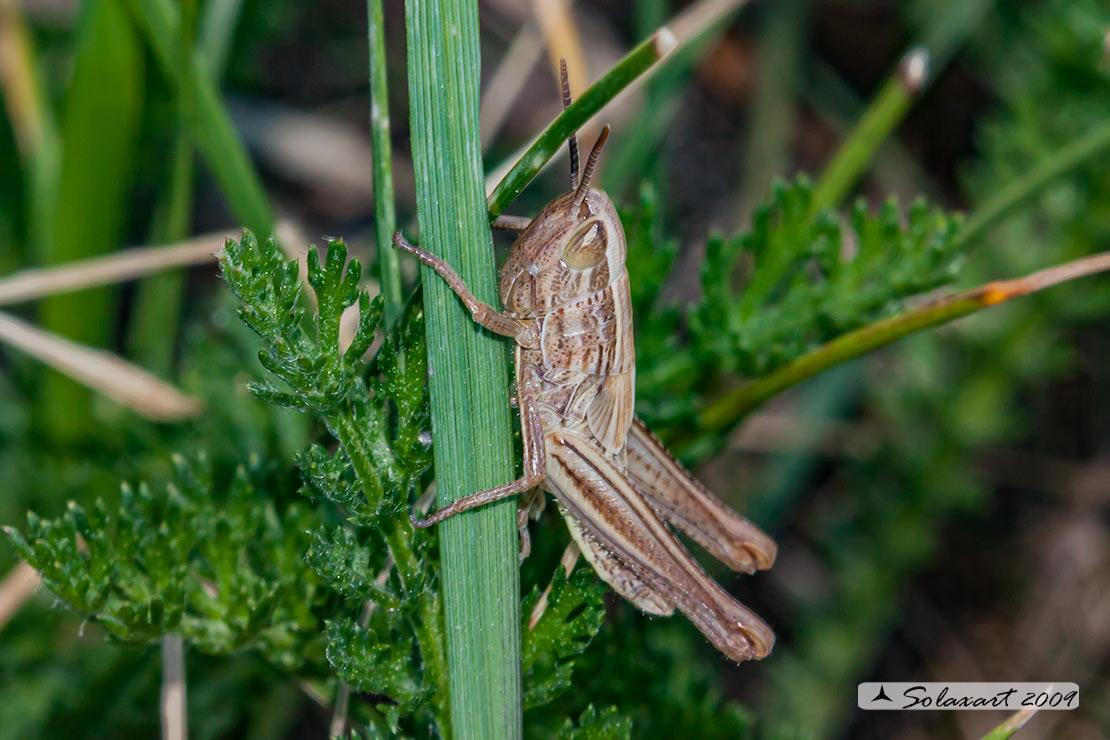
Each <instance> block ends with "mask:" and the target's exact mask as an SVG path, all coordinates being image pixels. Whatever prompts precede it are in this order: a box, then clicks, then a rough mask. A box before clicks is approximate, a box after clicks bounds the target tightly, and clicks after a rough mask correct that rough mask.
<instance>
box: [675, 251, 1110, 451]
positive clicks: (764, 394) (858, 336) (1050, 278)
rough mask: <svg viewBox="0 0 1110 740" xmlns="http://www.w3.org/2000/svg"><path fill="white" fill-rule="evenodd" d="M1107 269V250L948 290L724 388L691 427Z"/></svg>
mask: <svg viewBox="0 0 1110 740" xmlns="http://www.w3.org/2000/svg"><path fill="white" fill-rule="evenodd" d="M1106 270H1110V252H1102V253H1100V254H1096V255H1092V256H1090V257H1084V258H1082V259H1078V260H1074V261H1072V262H1066V263H1064V264H1062V265H1057V266H1056V267H1050V268H1048V269H1046V270H1041V271H1039V272H1035V273H1032V274H1031V275H1027V276H1025V277H1022V278H1016V279H1013V280H998V281H995V282H991V283H987V284H986V285H982V286H980V287H978V288H974V289H972V290H969V291H966V292H963V293H957V294H956V295H952V296H947V297H945V298H941V299H939V300H936V301H932V302H930V303H927V304H924V305H922V306H919V307H917V308H914V309H910V310H908V311H905V312H903V313H900V314H898V315H897V316H891V317H890V318H888V319H884V320H882V321H877V322H875V323H874V324H870V325H869V326H865V327H862V328H860V329H856V330H855V331H851V332H848V333H847V334H844V335H842V336H839V337H837V338H836V339H834V340H832V341H831V342H828V343H827V344H824V345H822V346H821V347H818V348H817V349H815V350H813V351H812V352H810V353H809V354H806V355H803V356H802V357H799V358H798V359H797V360H794V361H793V362H791V363H790V364H788V365H786V366H784V367H782V368H780V369H778V370H776V371H774V372H772V373H771V374H769V375H766V376H764V377H762V378H759V379H757V380H753V381H752V382H750V383H748V384H746V385H743V386H741V387H739V388H737V389H736V390H734V391H732V392H731V393H728V394H726V395H724V396H722V397H721V398H719V399H717V400H716V401H714V402H713V403H711V404H709V405H708V406H707V407H706V408H705V409H703V410H702V411H701V412H700V413H699V414H698V417H697V423H696V428H698V429H700V430H704V431H705V432H707V433H708V434H713V433H717V432H720V431H722V430H724V429H727V428H729V427H731V426H732V425H734V424H735V423H736V421H737V419H739V418H740V417H742V416H744V415H746V414H748V413H750V412H751V411H753V410H754V409H756V408H758V407H759V406H760V405H762V404H763V403H764V402H765V401H766V400H767V399H769V398H771V397H772V396H775V395H777V394H779V393H781V392H783V391H784V390H786V389H787V388H790V387H792V386H795V385H797V384H798V383H801V382H802V381H804V380H808V379H809V378H812V377H813V376H814V375H817V374H818V373H820V372H822V371H824V370H827V369H829V368H831V367H833V366H835V365H839V364H841V363H843V362H846V361H848V360H851V359H853V358H855V357H859V356H861V355H864V354H866V353H868V352H871V351H872V350H875V349H877V348H879V347H882V346H885V345H887V344H890V343H891V342H894V341H896V340H898V339H901V338H902V337H906V336H909V335H910V334H915V333H917V332H919V331H921V330H923V329H929V328H932V327H934V326H939V325H941V324H946V323H948V322H950V321H954V320H955V319H958V318H961V317H963V316H967V315H968V314H970V313H975V312H976V311H980V310H982V309H984V308H990V307H991V306H997V305H998V304H1000V303H1004V302H1006V301H1008V300H1010V299H1012V298H1017V297H1019V296H1024V295H1028V294H1030V293H1035V292H1037V291H1040V290H1044V289H1045V288H1048V287H1051V286H1053V285H1058V284H1060V283H1062V282H1067V281H1069V280H1075V279H1077V278H1080V277H1085V276H1087V275H1093V274H1095V273H1098V272H1104V271H1106Z"/></svg>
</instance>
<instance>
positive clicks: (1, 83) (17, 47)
mask: <svg viewBox="0 0 1110 740" xmlns="http://www.w3.org/2000/svg"><path fill="white" fill-rule="evenodd" d="M0 92H2V93H3V95H4V103H5V105H6V107H7V113H8V118H9V120H10V121H11V126H12V133H13V134H14V136H15V141H16V146H17V147H18V148H19V152H20V155H21V157H22V159H23V163H24V171H25V181H26V183H27V192H28V194H29V198H28V200H29V203H30V205H29V209H28V210H29V216H28V221H29V226H28V229H27V230H28V234H29V238H28V239H27V242H28V243H29V244H42V243H45V241H46V226H47V224H48V223H49V219H50V214H51V213H52V212H53V207H54V206H53V204H54V201H55V197H56V195H57V190H58V174H59V170H60V167H61V136H60V134H59V133H58V124H57V121H56V120H55V119H54V115H53V112H52V111H51V110H50V106H49V105H48V104H47V101H46V96H45V94H44V93H43V86H42V80H41V76H40V74H39V65H38V59H37V57H36V55H35V50H34V44H33V42H32V39H31V33H30V30H29V29H28V27H27V23H26V18H25V16H24V14H23V12H22V11H21V9H20V7H19V3H18V2H16V0H0Z"/></svg>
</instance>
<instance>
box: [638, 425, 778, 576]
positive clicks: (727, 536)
mask: <svg viewBox="0 0 1110 740" xmlns="http://www.w3.org/2000/svg"><path fill="white" fill-rule="evenodd" d="M627 459H628V477H629V479H630V480H631V481H632V483H633V485H635V486H636V488H637V490H639V491H640V493H641V494H643V496H644V497H645V498H646V499H647V500H648V501H650V502H651V504H652V506H654V507H655V509H656V510H657V511H658V512H659V513H660V515H661V516H662V517H663V518H664V519H666V520H667V521H668V522H670V523H671V524H673V525H675V526H676V527H678V528H679V529H681V530H682V531H683V532H685V533H686V534H688V535H689V536H690V538H691V539H693V540H694V541H695V542H697V543H698V544H699V545H701V546H702V547H704V548H705V549H706V550H707V551H708V552H709V553H710V554H711V555H713V557H715V558H717V559H718V560H720V561H721V562H722V563H724V564H725V565H727V566H728V567H730V568H732V569H733V570H737V571H741V572H744V573H752V572H754V571H756V570H763V569H765V568H770V567H771V564H772V563H774V562H775V553H776V546H775V541H774V540H772V539H771V538H770V537H769V536H767V535H766V534H764V533H763V532H762V531H761V530H760V529H759V527H757V526H755V525H754V524H752V523H751V522H750V521H748V520H747V519H745V518H744V517H742V516H740V515H739V514H737V513H736V512H734V511H733V510H732V509H730V508H729V507H728V506H726V505H725V504H724V503H723V502H722V501H721V500H720V499H718V498H717V497H716V496H714V495H713V494H712V493H711V492H710V491H709V490H707V489H706V488H705V486H703V485H702V484H701V483H699V482H698V481H697V479H695V478H694V477H693V476H691V475H690V473H689V472H688V471H687V470H686V469H685V468H684V467H682V464H681V463H679V462H678V461H677V460H675V459H674V458H673V457H671V454H670V453H669V452H667V450H666V448H665V447H663V443H662V442H660V441H659V440H658V439H657V438H656V437H655V435H654V434H652V433H651V431H650V430H649V429H648V428H647V427H646V426H645V425H644V423H643V422H642V421H640V420H639V419H636V420H635V421H634V422H633V424H632V429H631V432H630V433H629V435H628V458H627Z"/></svg>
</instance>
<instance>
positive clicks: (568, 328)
mask: <svg viewBox="0 0 1110 740" xmlns="http://www.w3.org/2000/svg"><path fill="white" fill-rule="evenodd" d="M561 72H562V88H563V103H564V105H567V104H569V102H570V89H569V84H568V82H567V76H566V66H565V62H564V64H563V66H562V70H561ZM608 134H609V128H608V126H606V127H605V129H603V130H602V132H601V135H600V136H599V137H598V140H597V143H596V144H594V147H593V150H592V151H591V152H590V156H589V158H588V159H587V161H586V166H585V168H584V169H583V170H582V177H581V179H579V177H578V150H577V141H576V139H575V137H574V136H573V135H572V136H571V137H570V140H569V142H568V146H569V149H570V159H571V190H570V192H567V193H565V194H563V195H560V196H559V197H557V198H556V199H555V200H553V201H552V202H551V203H550V204H549V205H548V206H547V207H546V208H544V209H543V211H541V212H540V214H539V215H538V216H536V218H535V219H533V220H532V221H531V222H530V223H528V224H527V226H526V227H523V229H522V231H521V233H520V236H519V237H518V238H517V240H516V242H515V243H514V244H513V246H512V250H511V251H510V253H509V258H508V260H507V261H506V262H505V265H504V267H503V268H502V270H501V281H500V293H501V303H502V304H503V305H504V307H505V311H504V312H503V313H502V312H498V311H496V310H495V309H493V308H492V307H491V306H488V305H486V304H484V303H481V302H480V301H478V300H477V299H476V298H475V297H474V296H473V295H472V294H471V293H470V291H469V290H468V289H467V287H466V285H465V283H464V282H463V280H462V279H461V278H460V277H459V275H458V274H457V273H456V272H455V271H454V270H453V269H452V268H451V267H450V265H448V264H447V263H445V262H444V261H443V260H441V259H440V258H438V257H436V256H435V255H433V254H431V253H429V252H426V251H424V250H423V249H420V248H419V247H416V246H414V245H412V244H410V243H408V242H407V241H405V239H404V237H403V236H402V235H401V234H400V232H398V233H397V234H395V235H394V237H393V243H394V244H395V245H396V246H397V247H398V248H400V249H403V250H405V251H407V252H409V253H411V254H413V255H414V256H416V257H417V258H418V259H420V261H421V262H423V263H424V264H425V265H427V266H428V267H431V268H432V269H434V270H435V271H436V272H437V273H438V274H439V275H440V276H441V277H442V278H443V279H444V280H446V281H447V283H448V284H449V285H450V286H451V288H452V289H453V290H454V291H455V293H456V294H458V296H459V298H460V299H462V302H463V303H464V304H465V305H466V307H467V309H469V311H470V314H471V316H473V318H474V320H475V321H476V322H477V323H479V324H481V325H482V326H484V327H485V328H487V329H488V330H490V331H492V332H494V333H496V334H500V335H503V336H506V337H511V338H513V339H514V340H516V345H517V346H516V353H515V359H516V387H517V406H518V407H519V410H520V426H521V434H522V437H523V446H524V450H523V467H524V475H523V477H521V478H520V479H518V480H515V481H513V482H511V483H506V484H504V485H501V486H498V487H496V488H491V489H489V490H486V491H480V492H478V493H472V494H470V495H467V496H463V497H461V498H458V499H456V500H455V501H454V502H452V503H451V504H449V505H447V506H445V507H443V508H441V509H439V510H438V511H436V512H434V513H433V514H432V515H430V516H429V517H428V518H426V519H423V520H415V519H414V521H413V524H414V525H415V526H418V527H427V526H431V525H433V524H435V523H436V522H439V521H442V520H443V519H446V518H447V517H449V516H452V515H454V514H458V513H460V512H463V511H466V510H468V509H472V508H474V507H477V506H481V505H483V504H487V503H490V502H492V501H496V500H498V499H501V498H504V497H507V496H512V495H514V494H522V493H526V492H529V491H532V490H534V489H536V488H537V487H541V486H542V487H543V488H546V489H547V490H548V491H550V492H551V493H552V494H553V495H554V497H555V500H556V501H557V502H558V506H559V510H560V512H561V513H562V515H563V518H564V519H565V520H566V523H567V527H568V528H569V529H570V533H571V536H572V537H573V539H574V541H575V543H577V546H578V548H579V549H580V550H581V552H582V554H584V555H585V556H586V560H588V561H589V563H590V565H592V566H593V568H594V570H595V571H597V573H598V575H599V576H601V578H602V579H603V580H605V581H606V582H607V583H609V585H611V586H612V587H613V588H614V589H615V590H616V591H617V593H619V594H620V595H621V596H623V597H625V598H626V599H628V600H629V601H631V602H632V603H633V604H635V605H636V606H637V607H638V608H640V609H641V610H643V611H644V612H647V613H649V614H658V615H661V616H667V615H670V614H672V613H673V612H674V609H675V607H677V608H678V609H679V611H681V612H682V613H683V614H685V615H686V617H687V618H688V619H689V620H690V621H691V622H693V623H694V625H695V626H696V627H697V628H698V629H699V630H701V631H702V633H703V634H704V635H705V636H706V637H707V638H709V640H710V641H711V642H712V643H713V644H714V645H715V646H716V647H717V648H718V649H719V650H720V651H721V652H722V653H724V654H725V655H727V656H728V657H729V658H731V659H733V660H735V661H743V660H749V659H752V658H763V657H764V656H766V655H767V654H768V653H769V652H770V651H771V647H772V645H773V644H774V633H773V632H772V631H771V628H770V627H768V626H767V624H766V623H765V622H764V621H763V620H762V619H760V618H759V617H758V616H756V615H755V613H753V612H752V611H751V610H749V609H748V608H747V607H745V606H744V605H743V604H740V603H739V602H738V601H736V600H735V599H733V598H732V597H731V596H730V595H729V594H728V593H727V592H725V590H724V589H722V588H721V587H720V586H719V585H718V584H717V583H716V582H715V581H713V579H711V578H710V577H709V576H708V575H707V574H706V573H705V571H704V570H703V569H702V568H701V566H700V565H698V563H697V562H696V561H695V560H694V559H693V557H691V555H690V553H689V552H688V551H687V550H686V548H685V547H683V545H682V543H680V542H679V541H678V539H677V538H676V537H675V535H674V534H673V533H672V532H671V530H670V529H669V528H668V527H667V525H666V524H665V523H664V521H667V522H670V523H671V524H672V525H674V526H676V527H678V528H679V529H681V530H682V531H684V532H686V533H687V534H688V535H689V536H690V537H691V538H692V539H694V541H696V542H697V543H698V544H700V545H701V546H702V547H704V548H705V549H706V550H708V551H709V552H710V553H711V554H712V555H714V556H715V557H716V558H718V559H719V560H720V561H721V562H723V563H724V564H725V565H727V566H729V567H730V568H732V569H733V570H737V571H743V572H745V573H752V572H754V571H756V570H758V569H764V568H769V567H770V566H771V564H772V563H773V562H774V559H775V543H774V541H773V540H772V539H771V538H770V537H768V536H767V535H766V534H764V533H763V532H761V531H760V530H759V529H758V528H757V527H756V526H755V525H754V524H752V523H751V522H749V521H748V520H747V519H744V518H743V517H741V516H739V515H738V514H736V513H735V512H733V511H732V510H731V509H729V508H728V507H727V506H725V505H724V504H723V503H722V502H721V501H720V500H719V499H717V498H716V497H715V496H714V495H713V494H712V493H710V492H709V491H708V490H706V489H705V488H704V487H703V486H702V485H701V484H700V483H699V482H698V481H697V480H695V479H694V478H693V477H692V476H691V475H690V473H689V472H687V471H686V470H685V469H684V468H683V467H682V465H681V464H679V463H678V462H677V461H676V460H675V459H674V458H673V457H672V456H671V455H670V454H669V453H668V452H667V450H666V449H665V448H664V447H663V445H662V444H661V443H660V442H659V440H658V439H656V437H655V436H654V435H653V434H652V433H651V432H650V431H649V430H648V428H647V427H646V426H645V425H644V424H643V422H641V421H640V420H639V419H637V418H635V416H634V413H633V405H634V401H635V377H636V364H635V359H636V358H635V352H634V349H633V338H632V306H631V298H630V293H629V284H628V273H627V272H626V270H625V251H626V248H625V237H624V231H623V229H622V227H621V222H620V219H619V217H618V216H617V211H616V209H615V208H614V207H613V203H612V201H610V200H609V197H608V196H607V195H606V194H605V193H603V192H602V191H600V190H598V189H596V188H592V187H590V179H591V177H592V175H593V173H594V168H595V166H596V164H597V158H598V155H599V154H600V152H601V148H602V146H603V145H604V143H605V140H606V138H607V137H608ZM503 223H506V222H503ZM503 223H502V224H496V225H499V226H500V225H503ZM509 223H512V224H513V226H510V228H517V229H518V230H519V229H520V225H519V224H516V222H509ZM528 508H529V507H528V506H522V507H521V519H520V525H521V534H522V538H524V543H525V544H524V545H523V548H524V549H525V550H526V548H527V544H526V543H527V511H528ZM571 562H573V560H572V561H571Z"/></svg>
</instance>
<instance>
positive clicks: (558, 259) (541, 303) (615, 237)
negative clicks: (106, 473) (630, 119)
mask: <svg viewBox="0 0 1110 740" xmlns="http://www.w3.org/2000/svg"><path fill="white" fill-rule="evenodd" d="M608 135H609V127H608V126H606V127H605V129H603V130H602V132H601V136H600V137H598V141H597V143H596V144H595V145H594V148H593V151H592V152H590V158H589V160H588V161H587V162H586V168H585V170H583V172H582V180H581V182H580V183H578V184H577V187H576V188H575V189H574V190H571V191H570V192H568V193H564V194H562V195H560V196H559V197H558V198H556V199H555V200H553V201H551V202H550V203H549V204H548V205H547V207H546V208H544V209H543V210H542V211H540V214H539V215H538V216H536V217H535V218H534V219H533V220H532V223H531V224H529V225H528V228H527V229H525V230H524V232H523V233H521V235H520V237H519V238H517V240H516V242H515V243H514V244H513V247H512V250H511V251H510V252H509V258H508V260H506V262H505V266H504V267H503V268H501V302H502V303H503V304H504V306H505V308H506V309H507V310H508V311H509V312H510V313H512V314H514V315H516V316H520V317H529V316H542V315H544V314H546V313H549V312H550V311H553V310H554V309H557V308H559V307H561V306H564V305H566V304H568V303H571V302H572V301H575V300H577V299H580V298H585V297H586V296H588V295H591V294H593V293H596V292H598V291H599V290H601V289H602V288H605V287H606V286H608V285H609V284H610V283H611V282H613V280H615V279H617V278H618V277H620V275H621V274H622V273H623V272H624V260H625V251H626V249H625V241H624V229H623V228H621V222H620V217H619V216H618V215H617V209H616V208H615V207H614V206H613V201H611V200H609V196H608V195H606V194H605V193H604V192H602V191H601V190H598V189H596V188H592V187H590V179H591V177H592V175H593V171H594V167H595V166H596V164H597V157H598V154H599V153H600V152H601V147H602V145H603V144H604V143H605V139H606V138H607V137H608Z"/></svg>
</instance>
